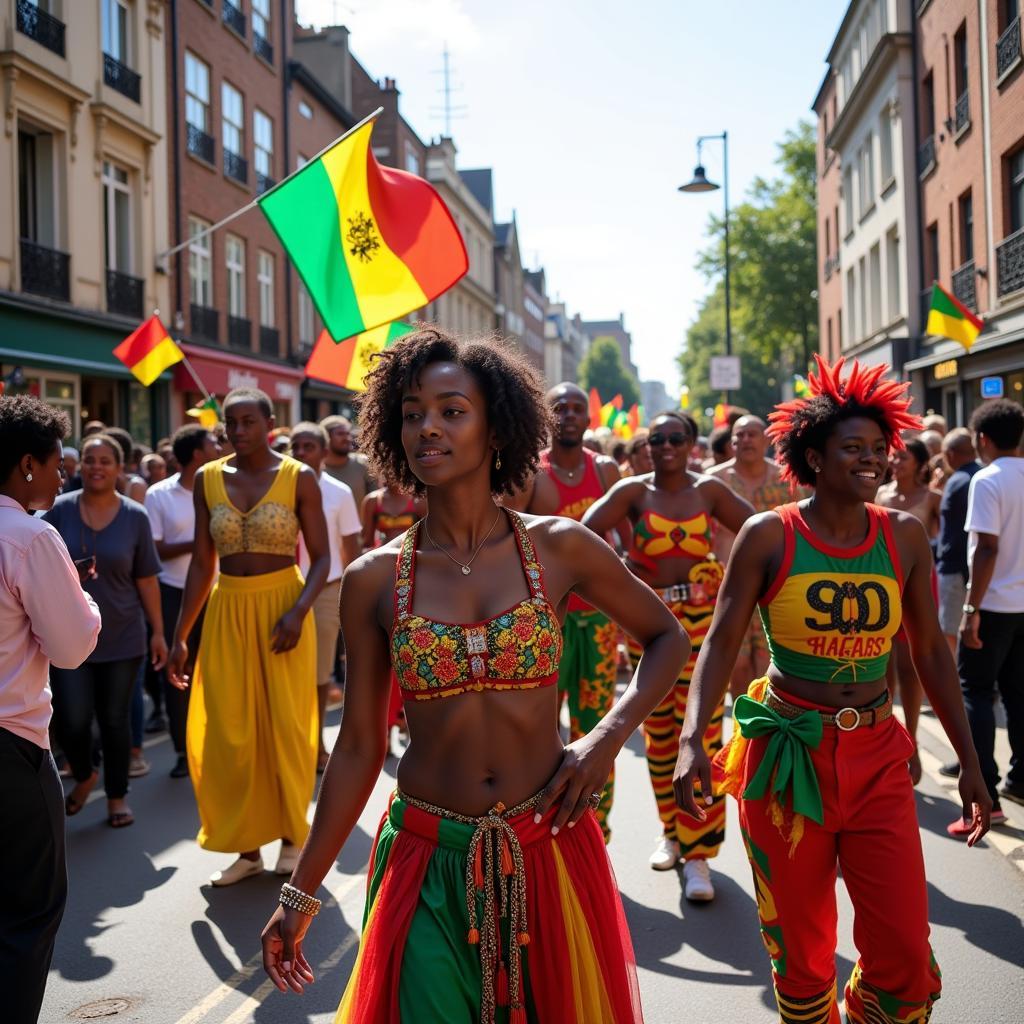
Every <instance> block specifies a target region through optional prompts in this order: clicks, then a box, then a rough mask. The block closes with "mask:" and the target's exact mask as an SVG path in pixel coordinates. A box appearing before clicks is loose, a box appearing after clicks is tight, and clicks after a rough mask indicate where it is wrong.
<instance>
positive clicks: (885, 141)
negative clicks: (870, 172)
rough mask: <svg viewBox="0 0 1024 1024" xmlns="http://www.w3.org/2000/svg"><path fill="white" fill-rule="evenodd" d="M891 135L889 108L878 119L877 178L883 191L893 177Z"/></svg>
mask: <svg viewBox="0 0 1024 1024" xmlns="http://www.w3.org/2000/svg"><path fill="white" fill-rule="evenodd" d="M892 133H893V115H892V111H891V110H890V108H889V107H886V108H885V110H883V111H882V116H881V117H880V118H879V119H878V153H879V165H880V166H879V176H880V178H881V186H882V188H883V189H884V188H885V187H886V185H888V184H889V182H890V181H891V180H892V177H893V161H892Z"/></svg>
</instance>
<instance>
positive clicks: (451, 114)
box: [430, 42, 467, 139]
mask: <svg viewBox="0 0 1024 1024" xmlns="http://www.w3.org/2000/svg"><path fill="white" fill-rule="evenodd" d="M441 60H442V67H441V68H439V69H438V70H436V71H434V72H433V74H435V75H442V76H443V84H442V86H441V88H440V89H438V90H437V91H438V92H440V93H441V94H442V95H443V96H444V107H443V108H441V109H438V108H437V107H431V108H430V115H431V117H443V118H444V133H445V135H446V136H448V138H449V139H450V138H451V137H452V121H453V120H461V119H462V118H463V117H465V116H466V109H467V108H466V106H465V104H454V105H453V104H452V93H456V92H462V88H463V87H462V86H461V85H453V84H452V74H451V54H450V53H449V52H448V43H447V42H446V43H445V44H444V50H442V51H441Z"/></svg>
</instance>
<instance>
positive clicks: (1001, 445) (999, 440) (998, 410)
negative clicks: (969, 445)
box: [971, 398, 1024, 452]
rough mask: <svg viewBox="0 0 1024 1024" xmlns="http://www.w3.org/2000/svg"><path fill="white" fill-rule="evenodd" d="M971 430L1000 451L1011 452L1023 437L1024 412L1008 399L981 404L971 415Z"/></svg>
mask: <svg viewBox="0 0 1024 1024" xmlns="http://www.w3.org/2000/svg"><path fill="white" fill-rule="evenodd" d="M971 430H973V431H974V432H975V433H976V434H984V435H985V436H986V437H988V438H989V439H990V440H991V441H992V443H993V444H994V445H995V446H996V447H997V448H998V449H999V450H1000V451H1004V452H1006V451H1012V450H1013V449H1014V448H1016V447H1017V446H1018V445H1019V444H1020V439H1021V436H1022V435H1024V410H1022V409H1021V407H1020V406H1019V405H1018V404H1017V403H1016V402H1011V401H1010V399H1008V398H993V399H991V400H990V401H988V402H982V403H981V405H979V406H978V408H977V409H975V410H974V412H973V413H971Z"/></svg>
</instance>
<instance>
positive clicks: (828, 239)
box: [825, 220, 832, 256]
mask: <svg viewBox="0 0 1024 1024" xmlns="http://www.w3.org/2000/svg"><path fill="white" fill-rule="evenodd" d="M825 255H826V256H831V255H832V225H831V224H830V223H829V222H828V220H826V221H825Z"/></svg>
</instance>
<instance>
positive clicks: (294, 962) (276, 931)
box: [260, 905, 314, 995]
mask: <svg viewBox="0 0 1024 1024" xmlns="http://www.w3.org/2000/svg"><path fill="white" fill-rule="evenodd" d="M312 920H313V918H312V917H310V916H309V915H308V914H302V913H299V911H297V910H292V909H291V908H290V907H283V906H280V905H279V906H278V908H277V910H275V911H274V913H273V914H272V915H271V917H270V920H269V921H268V922H267V926H266V928H264V929H263V934H262V936H261V937H260V938H261V941H262V943H263V970H265V971H266V972H267V976H268V977H269V978H270V980H271V981H272V982H273V983H274V984H275V985H276V986H277V987H278V989H279V990H280V991H281V992H287V991H288V990H289V989H291V991H292V992H297V993H299V995H302V993H303V991H304V990H305V989H304V986H306V985H312V984H313V981H314V978H313V971H312V969H311V968H310V966H309V963H308V962H307V961H306V957H305V955H304V954H303V952H302V940H303V939H304V938H305V936H306V932H307V931H308V930H309V925H310V922H311V921H312Z"/></svg>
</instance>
